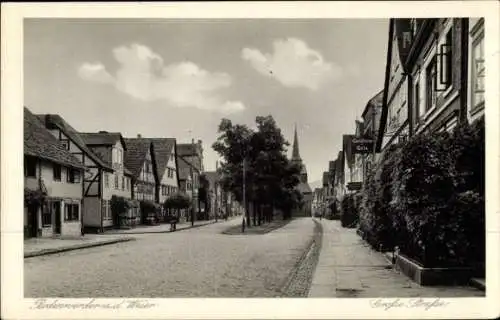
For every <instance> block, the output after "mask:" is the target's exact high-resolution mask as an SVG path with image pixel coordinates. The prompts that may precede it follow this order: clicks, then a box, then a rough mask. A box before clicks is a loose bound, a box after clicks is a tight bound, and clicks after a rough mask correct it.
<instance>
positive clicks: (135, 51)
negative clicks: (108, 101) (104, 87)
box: [78, 44, 245, 113]
mask: <svg viewBox="0 0 500 320" xmlns="http://www.w3.org/2000/svg"><path fill="white" fill-rule="evenodd" d="M113 56H114V58H115V59H116V61H117V62H118V63H119V67H118V70H117V71H116V74H115V75H114V76H111V75H110V74H109V73H108V72H107V71H106V68H105V67H104V66H103V65H102V64H100V63H95V64H89V63H84V64H83V65H82V66H81V67H80V68H79V70H78V74H79V76H80V77H81V78H82V79H84V80H88V81H94V82H99V83H110V84H112V85H114V86H115V87H116V89H118V90H119V91H121V92H123V93H125V94H128V95H130V96H132V97H134V98H136V99H138V100H142V101H158V100H166V101H167V102H169V103H170V104H171V105H173V106H175V107H180V108H182V107H195V108H198V109H203V110H216V111H220V112H223V113H230V112H236V111H241V110H244V109H245V106H244V104H243V103H242V102H240V101H227V100H225V99H223V98H222V96H221V95H220V92H219V91H220V90H221V89H225V88H228V87H230V86H231V84H232V79H231V77H230V76H229V75H228V74H226V73H221V72H209V71H207V70H204V69H201V68H200V67H199V66H198V65H196V64H195V63H193V62H189V61H182V62H179V63H175V64H169V65H165V63H164V61H163V59H162V57H161V56H159V55H158V54H156V53H154V52H153V51H152V50H151V49H150V48H148V47H146V46H143V45H140V44H132V45H130V46H121V47H118V48H115V49H114V50H113Z"/></svg>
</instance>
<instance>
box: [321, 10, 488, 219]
mask: <svg viewBox="0 0 500 320" xmlns="http://www.w3.org/2000/svg"><path fill="white" fill-rule="evenodd" d="M387 48H388V50H387V62H386V69H385V83H384V88H383V90H381V91H380V92H378V93H377V94H376V95H375V96H374V97H372V98H371V99H370V100H369V101H368V102H367V104H366V106H365V108H364V110H363V113H362V116H361V120H356V121H355V130H354V132H353V133H351V134H345V135H343V136H342V149H341V150H340V151H339V152H338V154H337V155H336V156H337V157H336V158H335V159H334V160H332V161H330V162H329V164H328V170H327V171H325V172H324V173H323V187H322V188H316V189H315V191H314V200H313V207H314V210H315V211H316V212H318V211H319V212H321V213H323V214H326V213H330V214H335V213H338V211H339V209H340V208H339V204H340V201H341V199H342V198H343V196H344V195H345V194H346V193H348V192H355V191H357V190H360V189H361V188H362V186H363V181H365V180H366V175H367V172H368V170H370V169H371V168H372V167H373V166H375V165H377V163H378V160H379V159H380V156H381V155H382V154H383V152H384V151H385V150H387V148H388V147H389V146H390V145H392V144H395V143H399V142H404V141H405V140H406V139H408V138H409V137H411V136H414V135H418V134H421V133H433V132H440V131H451V130H453V129H454V128H455V127H456V126H457V124H459V123H464V122H469V123H470V122H473V121H475V120H477V119H479V118H481V117H484V106H485V96H484V93H485V82H484V77H485V52H484V18H435V19H391V20H390V23H389V32H388V46H387Z"/></svg>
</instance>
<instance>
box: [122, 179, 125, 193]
mask: <svg viewBox="0 0 500 320" xmlns="http://www.w3.org/2000/svg"><path fill="white" fill-rule="evenodd" d="M122 190H125V177H122Z"/></svg>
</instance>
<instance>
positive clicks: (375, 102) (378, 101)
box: [361, 89, 384, 119]
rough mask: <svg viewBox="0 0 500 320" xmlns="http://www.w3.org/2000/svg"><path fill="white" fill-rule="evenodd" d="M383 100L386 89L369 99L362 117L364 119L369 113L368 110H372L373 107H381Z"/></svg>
mask: <svg viewBox="0 0 500 320" xmlns="http://www.w3.org/2000/svg"><path fill="white" fill-rule="evenodd" d="M383 100H384V89H382V90H380V92H379V93H377V94H376V95H375V96H373V97H372V98H371V99H370V100H368V102H367V103H366V106H365V110H363V114H362V115H361V117H362V118H363V119H364V118H365V117H366V115H367V113H368V110H371V109H372V108H377V107H381V106H382V103H383Z"/></svg>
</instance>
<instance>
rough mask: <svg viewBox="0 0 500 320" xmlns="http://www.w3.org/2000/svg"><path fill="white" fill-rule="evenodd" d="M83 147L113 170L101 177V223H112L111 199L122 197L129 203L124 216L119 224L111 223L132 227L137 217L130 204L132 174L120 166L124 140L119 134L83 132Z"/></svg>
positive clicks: (106, 224) (123, 158)
mask: <svg viewBox="0 0 500 320" xmlns="http://www.w3.org/2000/svg"><path fill="white" fill-rule="evenodd" d="M81 136H82V138H83V140H84V141H85V144H86V145H87V147H88V148H89V149H90V150H92V152H93V153H94V154H96V155H97V156H98V157H99V158H100V159H101V160H102V161H104V162H105V163H106V164H107V165H108V166H110V167H111V168H113V172H105V173H104V183H103V189H102V190H103V194H102V201H101V212H102V214H101V219H102V220H103V221H102V224H103V225H104V226H109V225H110V223H111V222H112V220H111V217H112V212H111V198H112V197H113V196H116V197H122V198H124V199H125V200H127V201H129V202H130V208H129V209H128V212H126V213H125V214H124V215H122V216H121V219H120V222H118V221H117V220H118V219H114V220H115V221H114V223H115V224H117V223H120V224H121V226H129V227H130V226H133V225H134V224H135V217H136V216H137V215H138V206H137V205H135V204H134V203H133V202H132V201H130V200H131V199H132V183H131V180H132V172H130V171H129V170H128V169H127V168H126V167H125V165H124V162H125V152H126V150H127V147H126V145H125V140H124V139H123V136H122V135H121V134H120V133H119V132H107V131H99V132H85V133H81Z"/></svg>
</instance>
